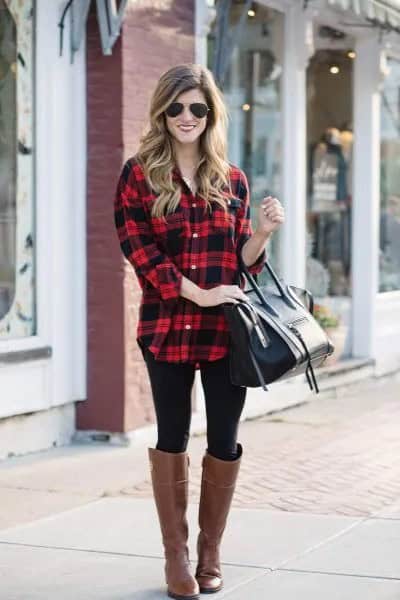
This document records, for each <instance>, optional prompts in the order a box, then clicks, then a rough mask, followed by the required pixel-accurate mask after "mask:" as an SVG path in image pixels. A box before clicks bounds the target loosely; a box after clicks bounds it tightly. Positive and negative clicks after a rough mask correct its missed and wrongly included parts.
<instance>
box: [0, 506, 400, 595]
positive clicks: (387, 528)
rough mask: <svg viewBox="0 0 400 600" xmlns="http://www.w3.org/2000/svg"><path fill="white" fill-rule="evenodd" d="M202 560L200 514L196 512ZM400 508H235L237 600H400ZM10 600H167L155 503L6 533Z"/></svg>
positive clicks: (230, 560) (228, 549) (2, 541)
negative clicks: (355, 511) (354, 514)
mask: <svg viewBox="0 0 400 600" xmlns="http://www.w3.org/2000/svg"><path fill="white" fill-rule="evenodd" d="M189 518H190V525H191V532H192V535H191V544H190V545H191V556H192V557H194V556H195V553H194V542H195V532H196V506H195V505H191V507H190V515H189ZM399 557H400V505H399V506H398V507H397V509H395V508H393V509H391V510H385V511H383V512H381V513H379V514H376V515H374V516H373V517H367V518H358V519H357V518H351V517H340V516H335V515H332V516H325V515H312V514H302V513H289V512H283V511H268V510H263V509H253V510H251V509H233V510H232V513H231V518H230V524H229V527H228V529H227V531H226V535H225V538H224V544H223V558H224V575H225V588H224V590H223V591H221V592H220V593H219V594H218V598H229V599H231V600H239V598H240V599H246V600H247V599H249V600H258V599H261V598H271V599H273V600H289V599H290V600H292V599H293V598H296V600H320V598H321V594H323V597H324V599H325V600H354V599H358V598H360V599H362V600H389V599H393V600H395V599H397V598H399V597H400V559H399ZM0 577H1V590H0V597H1V599H2V600H36V599H37V600H39V599H40V600H48V599H50V598H57V599H58V600H70V599H71V598H74V599H79V600H92V599H93V600H95V599H96V600H100V599H104V600H106V599H107V600H123V599H126V600H128V599H131V600H132V599H137V600H139V599H140V600H158V599H160V600H161V599H162V598H164V597H165V591H164V582H163V560H162V553H161V549H160V542H159V531H158V526H157V522H156V515H155V511H154V507H153V502H152V501H151V500H150V499H139V498H121V497H114V498H103V499H100V500H97V501H93V502H89V503H88V504H86V505H84V506H81V507H79V508H75V509H71V510H68V511H65V512H63V513H61V514H58V515H55V516H54V515H53V516H51V517H47V518H44V519H41V520H38V521H36V522H33V523H31V524H25V525H22V526H19V527H14V528H11V529H6V530H3V531H1V532H0Z"/></svg>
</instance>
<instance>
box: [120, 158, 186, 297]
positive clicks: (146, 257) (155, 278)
mask: <svg viewBox="0 0 400 600" xmlns="http://www.w3.org/2000/svg"><path fill="white" fill-rule="evenodd" d="M114 219H115V226H116V229H117V234H118V238H119V243H120V247H121V250H122V253H123V254H124V256H125V257H126V258H127V260H128V261H129V262H130V263H131V265H132V266H133V267H134V270H135V272H136V274H137V275H138V278H139V280H141V278H145V279H147V280H148V281H149V282H150V283H151V285H152V286H153V287H154V288H157V289H158V290H159V292H160V296H161V298H162V300H165V301H174V300H176V299H177V298H178V297H179V296H180V289H181V284H182V273H181V271H180V270H179V269H178V268H177V266H176V265H175V264H174V263H173V262H172V261H171V260H170V258H169V257H168V256H167V255H166V254H164V253H163V252H162V251H161V250H160V249H159V247H158V246H157V244H156V243H155V241H154V237H153V235H152V232H151V228H150V224H149V222H148V218H147V216H146V212H145V209H144V206H143V201H142V199H141V197H140V194H139V193H138V186H137V184H136V180H135V174H134V171H133V168H132V166H131V165H130V163H129V161H127V162H126V163H125V165H124V167H123V169H122V172H121V175H120V178H119V181H118V184H117V190H116V193H115V197H114Z"/></svg>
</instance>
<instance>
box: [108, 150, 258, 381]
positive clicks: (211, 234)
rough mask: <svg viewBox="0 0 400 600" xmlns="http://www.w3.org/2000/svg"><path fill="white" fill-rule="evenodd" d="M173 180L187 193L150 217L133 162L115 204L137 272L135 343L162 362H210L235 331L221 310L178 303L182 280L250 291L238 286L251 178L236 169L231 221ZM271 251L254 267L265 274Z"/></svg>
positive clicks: (149, 199)
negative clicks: (171, 209)
mask: <svg viewBox="0 0 400 600" xmlns="http://www.w3.org/2000/svg"><path fill="white" fill-rule="evenodd" d="M173 179H174V181H178V182H179V183H180V185H181V189H182V195H181V200H180V203H179V206H178V208H177V210H176V211H175V212H174V213H172V214H169V215H167V216H166V217H165V221H164V218H163V217H152V216H151V212H150V211H151V207H152V205H153V203H154V201H155V199H156V195H155V193H154V191H153V190H152V189H151V188H150V187H149V184H148V183H147V181H146V179H145V176H144V172H143V169H142V167H141V166H140V164H139V163H138V161H137V160H136V158H135V157H132V158H130V159H129V160H128V161H127V162H126V163H125V165H124V167H123V169H122V173H121V175H120V178H119V181H118V186H117V191H116V194H115V199H114V211H115V212H114V214H115V225H116V228H117V232H118V237H119V241H120V246H121V249H122V252H123V254H124V256H125V257H126V258H127V259H128V260H129V262H130V263H131V264H132V265H133V268H134V270H135V273H136V275H137V278H138V280H139V284H140V287H141V288H142V299H141V304H140V307H139V321H138V327H137V338H136V341H137V343H138V345H139V347H140V348H142V349H143V348H144V347H148V348H149V350H150V351H151V352H152V353H153V354H154V356H155V357H156V358H157V359H158V360H165V361H168V362H190V363H195V368H196V369H197V368H199V366H200V365H199V361H212V360H216V359H219V358H222V357H223V356H225V355H226V354H227V352H228V348H229V330H228V324H227V321H226V318H225V316H224V312H223V307H222V305H217V306H208V307H201V306H198V305H197V304H195V303H194V302H192V301H191V300H188V299H186V298H184V297H183V296H181V295H180V286H181V280H182V275H185V277H187V278H188V279H190V280H191V281H193V282H194V283H196V284H197V285H198V286H199V287H201V288H203V289H209V288H213V287H215V286H218V285H224V284H226V285H240V287H241V288H242V289H243V288H244V285H245V281H244V276H243V275H242V276H241V277H240V278H239V271H238V253H239V252H240V251H241V249H242V247H243V244H244V243H245V242H246V240H247V239H248V238H249V237H251V235H252V233H253V230H252V226H251V221H250V203H249V188H248V183H247V178H246V175H245V174H244V173H243V171H241V170H240V169H239V168H238V167H235V166H233V165H231V169H230V181H231V187H232V191H233V195H232V196H230V198H229V205H228V215H225V213H224V210H223V208H222V207H220V206H219V205H218V204H217V203H216V202H215V201H214V202H212V205H213V210H212V215H210V211H209V210H207V211H205V210H204V209H205V206H206V203H205V201H204V200H203V199H201V198H199V196H198V195H193V194H192V193H191V191H190V189H189V188H188V186H187V185H186V183H185V182H184V180H183V179H182V176H181V173H180V171H179V169H178V167H175V168H174V169H173ZM265 260H266V251H265V249H264V250H263V252H262V253H261V254H260V255H259V257H258V258H257V261H256V262H255V263H254V264H253V265H251V266H250V267H249V271H250V273H252V274H257V273H259V272H260V271H261V270H262V268H263V265H264V262H265Z"/></svg>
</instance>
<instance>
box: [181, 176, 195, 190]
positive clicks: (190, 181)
mask: <svg viewBox="0 0 400 600" xmlns="http://www.w3.org/2000/svg"><path fill="white" fill-rule="evenodd" d="M182 179H183V181H184V182H185V183H186V185H187V186H188V188H189V189H190V191H191V192H192V194H193V193H194V185H193V184H194V178H193V179H192V178H191V177H185V176H184V175H182Z"/></svg>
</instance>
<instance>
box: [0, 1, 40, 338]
mask: <svg viewBox="0 0 400 600" xmlns="http://www.w3.org/2000/svg"><path fill="white" fill-rule="evenodd" d="M33 9H34V7H33V3H32V2H31V1H29V0H26V1H24V2H17V1H13V0H8V1H6V0H0V339H7V338H18V337H26V336H30V335H33V334H34V333H35V316H34V313H35V302H34V296H35V295H34V253H33V245H34V244H33V240H34V235H33V214H34V213H33V208H34V206H33V181H32V179H33V148H32V132H33V96H32V77H33Z"/></svg>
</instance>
